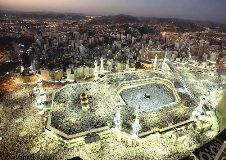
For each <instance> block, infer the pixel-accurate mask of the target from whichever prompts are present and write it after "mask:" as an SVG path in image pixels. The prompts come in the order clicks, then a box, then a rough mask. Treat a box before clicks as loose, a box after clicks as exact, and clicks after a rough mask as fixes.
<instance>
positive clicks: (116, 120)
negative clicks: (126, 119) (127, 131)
mask: <svg viewBox="0 0 226 160" xmlns="http://www.w3.org/2000/svg"><path fill="white" fill-rule="evenodd" d="M114 123H115V129H117V130H121V128H122V119H121V113H120V107H117V110H116V114H115V117H114Z"/></svg>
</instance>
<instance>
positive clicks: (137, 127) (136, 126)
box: [132, 106, 142, 139]
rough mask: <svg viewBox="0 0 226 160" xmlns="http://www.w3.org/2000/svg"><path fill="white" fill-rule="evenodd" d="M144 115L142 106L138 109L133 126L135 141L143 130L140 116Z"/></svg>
mask: <svg viewBox="0 0 226 160" xmlns="http://www.w3.org/2000/svg"><path fill="white" fill-rule="evenodd" d="M141 114H142V111H141V108H140V106H139V107H138V108H137V109H136V118H135V121H134V123H133V124H132V138H133V139H137V138H139V137H138V133H139V131H140V129H141V125H140V116H141Z"/></svg>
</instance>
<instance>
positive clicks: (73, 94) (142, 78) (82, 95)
mask: <svg viewBox="0 0 226 160" xmlns="http://www.w3.org/2000/svg"><path fill="white" fill-rule="evenodd" d="M175 66H177V67H175ZM186 66H187V67H184V66H183V64H173V63H172V62H166V60H163V61H162V62H159V64H158V66H156V68H154V69H153V70H131V71H124V72H117V73H107V72H105V71H102V73H100V72H99V71H98V73H95V70H96V69H94V77H93V79H91V80H89V81H84V80H83V81H78V82H76V83H74V82H71V83H65V82H62V83H61V84H58V85H56V84H54V83H53V82H49V81H45V80H42V79H41V77H40V75H38V74H37V75H36V76H37V79H38V80H37V81H36V83H35V84H32V85H27V86H26V85H25V86H24V87H23V88H22V89H21V91H19V90H17V91H14V92H13V93H11V94H9V95H8V96H6V97H5V100H6V101H5V104H7V101H8V100H10V99H12V97H14V98H13V99H14V101H11V103H13V104H17V105H15V106H14V107H13V108H12V116H14V119H15V124H17V126H10V125H9V126H10V128H9V129H10V131H9V133H11V134H18V136H19V137H22V138H25V137H27V138H26V139H27V140H26V144H24V143H23V145H24V146H27V147H28V148H27V149H26V148H24V147H22V148H21V149H19V147H18V146H19V143H18V145H15V146H12V147H11V149H14V150H15V148H14V147H16V146H17V150H20V152H22V153H25V152H26V153H27V150H29V152H28V153H27V156H25V157H35V158H36V159H43V158H44V157H45V158H46V157H48V154H49V157H52V156H53V155H54V158H56V159H70V158H71V157H80V158H82V159H99V158H100V157H101V158H102V159H112V157H114V158H113V159H172V160H174V159H181V158H183V157H186V156H189V155H190V157H195V155H197V154H198V153H199V152H198V153H196V152H195V151H196V149H197V148H199V147H200V146H202V145H204V144H205V143H207V142H209V141H210V140H212V139H213V138H214V137H215V136H216V135H217V134H218V132H219V121H218V119H217V116H216V114H218V113H217V112H216V108H214V107H213V106H217V105H216V99H217V97H218V96H219V97H221V95H219V94H218V93H217V92H218V91H219V90H222V88H221V86H219V83H218V79H216V75H215V72H214V71H213V70H212V69H211V68H209V69H208V70H207V71H206V72H203V71H204V69H203V68H199V67H195V66H192V65H187V64H186ZM185 70H186V73H185ZM198 72H199V73H201V74H198V75H197V73H198ZM191 77H192V78H191ZM222 78H225V77H222ZM194 79H202V80H201V81H199V82H198V81H197V82H196V83H195V84H194ZM51 83H52V84H51ZM57 83H58V82H57ZM50 84H51V85H50ZM203 86H205V89H201V88H203ZM31 92H32V96H31ZM28 97H32V98H28ZM26 105H31V106H32V110H31V108H25V111H24V112H23V113H21V114H17V115H15V112H17V110H20V109H21V107H23V106H26ZM27 114H29V115H32V117H31V116H27ZM8 116H9V115H8ZM3 118H4V115H3ZM21 122H23V123H24V124H23V125H20V124H21ZM4 123H5V124H7V123H8V122H7V121H4ZM6 140H7V139H6ZM214 140H215V139H214ZM8 141H9V142H12V140H11V139H8ZM12 143H13V142H12ZM211 143H212V142H211ZM34 144H35V146H34ZM211 145H212V144H211ZM32 146H33V147H32ZM213 146H214V147H218V149H219V148H220V146H219V145H218V146H217V143H215V141H214V144H213ZM194 150H195V151H194ZM50 151H51V152H50ZM193 151H194V152H193ZM200 152H201V153H203V154H202V155H200V154H198V155H199V156H200V157H206V155H207V153H206V152H205V153H204V151H200ZM42 156H43V157H42ZM55 156H56V157H55Z"/></svg>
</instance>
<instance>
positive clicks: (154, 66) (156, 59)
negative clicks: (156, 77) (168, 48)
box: [153, 54, 158, 70]
mask: <svg viewBox="0 0 226 160" xmlns="http://www.w3.org/2000/svg"><path fill="white" fill-rule="evenodd" d="M157 62H158V55H157V54H155V60H154V64H153V68H154V70H155V69H156V67H157Z"/></svg>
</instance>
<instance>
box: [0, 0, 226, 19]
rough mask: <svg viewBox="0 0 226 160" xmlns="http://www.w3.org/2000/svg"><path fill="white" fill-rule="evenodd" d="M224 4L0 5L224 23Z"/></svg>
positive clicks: (9, 1) (180, 0)
mask: <svg viewBox="0 0 226 160" xmlns="http://www.w3.org/2000/svg"><path fill="white" fill-rule="evenodd" d="M225 6H226V1H225V0H215V1H213V0H205V2H204V1H202V0H170V1H169V0H141V1H136V0H114V1H113V0H93V1H92V2H90V1H88V0H58V1H54V0H48V1H44V0H33V1H29V0H17V1H15V0H2V5H1V8H2V9H9V10H22V11H54V12H73V13H84V14H92V15H115V14H128V15H133V16H142V17H164V18H183V19H194V20H205V21H218V22H226V17H225V15H226V10H225Z"/></svg>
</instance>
